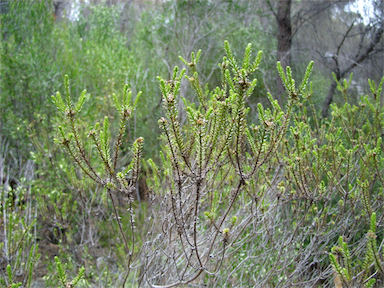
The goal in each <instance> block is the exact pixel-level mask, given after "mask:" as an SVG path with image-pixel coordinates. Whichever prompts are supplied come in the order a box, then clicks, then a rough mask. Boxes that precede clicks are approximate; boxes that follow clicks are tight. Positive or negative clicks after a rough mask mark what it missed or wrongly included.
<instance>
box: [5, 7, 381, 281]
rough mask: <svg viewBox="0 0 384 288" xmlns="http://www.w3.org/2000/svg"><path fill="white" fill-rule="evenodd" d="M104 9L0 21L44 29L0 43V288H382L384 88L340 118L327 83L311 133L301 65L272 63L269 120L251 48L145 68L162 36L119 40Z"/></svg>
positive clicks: (345, 90)
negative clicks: (277, 89) (75, 18)
mask: <svg viewBox="0 0 384 288" xmlns="http://www.w3.org/2000/svg"><path fill="white" fill-rule="evenodd" d="M22 5H26V6H25V7H23V6H22ZM207 5H208V4H207ZM208 6H209V5H208ZM26 7H27V8H28V9H30V10H28V9H26ZM104 8H105V7H104ZM104 8H103V7H94V8H92V9H94V10H90V11H83V13H90V14H89V16H88V17H89V18H88V19H89V22H84V23H82V22H81V20H79V23H78V25H72V24H71V23H70V22H65V21H64V22H62V23H59V24H58V25H56V24H55V25H51V23H53V21H54V18H53V17H52V15H51V14H50V12H49V10H48V9H47V6H46V5H45V4H44V2H36V3H35V5H32V6H31V5H27V4H26V2H25V3H24V2H19V3H18V4H14V6H12V7H11V8H10V12H9V14H7V15H6V16H4V18H3V21H4V22H5V23H7V21H9V23H14V22H12V21H11V18H10V17H14V16H15V15H17V16H19V17H20V21H21V22H22V21H25V19H34V18H33V17H32V18H31V17H24V16H25V15H24V14H23V13H27V12H26V11H29V12H28V13H32V14H33V13H36V15H43V16H44V17H43V19H44V21H45V22H44V21H43V22H41V21H35V22H33V21H32V22H28V23H24V24H23V25H25V26H23V25H21V26H17V25H16V26H12V25H11V24H9V25H7V26H6V27H7V29H8V30H7V31H6V33H5V34H4V35H5V36H4V35H3V37H9V38H7V41H5V42H4V45H2V53H3V54H2V58H3V59H4V61H5V62H4V63H5V65H3V66H2V73H3V74H2V75H6V76H7V77H4V78H2V98H1V109H2V110H1V111H2V116H1V117H2V118H1V129H2V130H1V133H2V134H1V136H2V137H3V138H2V139H1V143H2V145H1V147H2V148H1V154H0V157H1V158H0V167H1V169H0V180H1V181H2V183H0V185H1V211H0V215H1V220H0V221H1V222H0V223H1V225H0V226H1V228H2V229H1V231H0V240H1V241H0V242H1V244H0V285H2V287H3V286H4V287H43V286H46V287H58V286H62V287H72V286H76V287H122V286H125V287H137V286H140V287H141V286H143V287H147V286H148V287H175V286H179V287H184V286H191V287H194V286H207V287H292V286H298V287H334V286H336V287H363V286H364V287H381V286H383V281H384V255H383V248H382V247H383V243H384V242H383V241H384V235H383V234H384V233H383V219H384V216H383V212H382V203H383V200H384V199H383V197H384V194H383V193H384V178H383V175H384V173H383V172H384V155H383V151H384V144H383V142H382V137H383V135H384V108H383V103H382V98H383V96H382V86H383V83H384V78H382V80H381V82H380V83H375V82H374V81H370V80H369V81H368V84H369V88H370V94H369V95H367V96H362V97H359V98H358V99H352V101H353V103H350V102H351V97H349V90H350V85H351V83H352V75H351V77H350V78H349V79H348V80H343V81H341V82H339V81H338V80H337V77H335V81H336V83H337V88H338V89H339V91H340V100H339V101H338V103H337V104H334V105H332V106H331V111H332V112H331V115H330V116H329V117H328V118H322V117H321V116H320V115H321V109H320V106H319V105H317V104H316V103H317V97H319V95H318V94H317V92H316V91H317V90H316V88H317V87H316V86H314V85H312V82H311V78H310V74H311V72H312V70H314V69H316V67H315V68H314V67H313V62H310V63H309V65H308V66H307V69H306V70H305V72H304V73H303V77H302V79H300V81H295V80H294V79H293V76H292V74H293V73H292V70H291V68H290V67H287V68H286V69H283V68H282V67H281V65H280V63H279V62H278V64H277V72H276V74H279V76H280V79H281V81H282V83H283V84H284V87H285V89H286V96H285V100H286V101H285V105H284V106H283V107H282V106H280V105H279V104H278V102H277V101H276V100H274V96H273V95H272V94H271V93H269V92H267V91H266V90H268V89H266V88H265V86H264V84H265V83H266V82H264V81H260V77H263V75H264V76H265V74H260V70H263V68H262V67H263V65H267V66H268V65H270V61H267V63H264V62H263V61H262V54H263V53H262V52H261V51H260V52H258V53H253V52H252V45H251V44H248V46H247V47H246V49H245V52H244V53H243V54H242V57H236V56H235V55H236V54H237V55H239V54H240V53H239V52H238V51H237V50H239V49H236V48H232V47H230V45H229V43H228V42H227V41H226V42H225V43H224V49H222V48H218V49H217V50H216V51H214V52H212V51H210V50H209V49H208V51H207V52H208V55H209V57H208V56H205V55H204V53H205V52H204V50H203V51H198V52H197V53H194V52H192V53H190V52H191V51H189V50H188V51H186V52H188V54H187V55H183V57H180V59H179V65H181V67H184V68H179V67H178V66H176V67H175V68H173V69H172V68H170V67H165V66H167V65H168V66H169V64H170V63H171V61H170V62H169V63H164V64H165V65H162V63H161V62H160V61H159V62H156V61H153V63H151V67H150V69H149V68H148V69H144V68H143V67H147V66H146V64H145V63H148V62H147V61H149V60H148V59H147V58H146V57H141V56H140V55H141V54H145V52H143V51H141V50H142V49H143V48H142V47H146V45H149V46H151V45H153V43H156V41H159V42H158V43H163V42H167V41H168V42H169V43H170V41H171V40H172V38H171V37H170V36H169V35H168V34H167V33H160V32H156V33H155V32H153V31H158V30H157V29H159V30H161V29H163V28H164V27H163V26H161V25H160V26H157V24H158V23H157V22H156V19H157V18H153V19H155V20H153V19H152V18H151V19H152V20H150V21H153V23H152V25H153V26H149V27H152V28H153V30H152V32H153V34H152V36H153V37H155V38H154V39H152V40H153V41H147V40H146V39H145V37H144V36H143V34H141V33H143V30H141V29H144V30H145V29H149V28H148V26H146V27H145V28H143V27H140V24H139V23H140V22H137V23H136V24H137V26H136V29H137V30H135V32H134V33H133V34H130V37H128V38H126V37H124V34H122V33H121V30H119V29H122V30H124V27H123V28H121V27H119V29H117V28H116V26H115V25H116V23H121V22H119V21H116V22H114V21H113V19H116V17H121V14H119V13H118V11H117V10H114V9H107V8H105V9H104ZM179 8H180V9H181V8H182V6H181V7H179ZM207 8H210V7H207ZM18 9H19V10H18ZM181 11H184V10H182V9H181ZM240 12H241V11H240ZM12 13H14V14H12ZM114 13H115V14H114ZM151 13H153V14H151V15H157V14H156V13H158V11H152V12H151ZM223 13H224V12H223ZM23 15H24V16H23ZM119 15H120V16H119ZM147 16H148V15H147ZM157 16H158V17H160V16H159V15H157ZM7 17H9V18H7ZM114 17H115V18H114ZM142 17H143V18H144V19H145V17H146V14H145V13H143V14H142ZM148 17H149V16H148ZM228 17H229V16H228ZM80 19H81V18H80ZM92 19H93V20H94V21H95V23H97V25H101V24H102V25H104V26H103V27H104V28H103V29H101V31H104V32H105V33H104V34H103V33H99V32H98V31H99V30H93V29H96V28H95V27H97V25H96V24H95V25H91V24H90V23H92ZM101 20H103V21H101ZM147 20H148V19H147ZM214 20H215V21H218V20H217V19H214ZM131 21H133V22H134V20H131ZM148 21H149V20H148ZM21 22H19V24H20V23H21ZM156 23H157V24H156ZM127 25H129V23H128V24H127ZM212 25H213V24H212ZM4 27H5V26H4ZM12 27H13V28H12ZM20 27H23V29H30V31H32V32H33V33H34V34H33V36H30V35H31V34H30V33H27V32H25V33H24V32H23V33H21V32H20V34H19V32H18V31H19V29H20ZM12 29H14V30H12ZM46 30H49V31H46ZM163 32H164V31H163ZM168 32H169V31H168ZM223 33H224V32H223ZM238 33H239V34H242V33H245V34H244V35H240V36H241V37H240V38H245V37H246V36H247V30H242V32H241V33H240V32H238ZM224 34H225V33H224ZM22 35H27V36H23V38H22V37H18V36H22ZM28 35H29V36H28ZM187 35H188V34H187ZM125 36H126V35H125ZM159 36H162V37H164V39H162V38H161V37H160V38H156V37H159ZM190 37H192V38H190V39H194V37H197V36H196V35H190ZM236 37H237V36H236V33H234V34H231V37H228V38H233V39H231V40H233V42H235V43H236V39H238V38H236ZM126 39H129V41H131V42H130V43H126ZM210 43H211V44H212V43H216V42H210ZM211 44H209V43H208V44H207V45H208V46H210V45H211ZM215 45H218V44H217V43H216V44H215ZM220 45H222V44H220ZM234 46H236V47H237V46H238V45H237V44H236V45H234ZM218 47H219V46H218ZM189 48H191V47H189ZM235 50H236V51H235ZM16 51H18V52H17V53H16ZM148 51H152V52H153V53H154V54H147V55H151V57H153V58H154V59H158V58H156V50H148ZM267 52H268V50H267ZM140 53H141V54H140ZM189 53H190V54H189ZM264 54H266V53H264ZM267 54H268V53H267ZM36 55H40V56H36ZM218 55H221V59H220V60H219V61H216V57H217V56H218ZM173 56H175V55H173ZM50 57H55V59H57V61H56V62H55V64H54V65H48V64H47V61H49V60H48V59H50ZM170 57H171V56H170ZM266 57H267V58H268V57H269V55H267V56H266ZM25 61H31V63H29V64H28V63H25ZM141 61H143V62H141ZM175 61H176V60H175ZM215 62H219V63H218V64H217V63H215ZM212 63H215V68H209V67H212V65H213V64H212ZM268 63H269V64H268ZM59 66H63V67H59ZM200 67H201V68H200ZM143 71H144V72H143ZM167 73H168V74H167ZM64 74H67V75H65V76H64ZM35 75H39V77H41V79H38V78H36V77H35ZM156 75H166V76H163V77H161V76H159V77H157V80H156V77H155V76H156ZM4 79H6V80H7V81H5V80H4ZM19 79H24V80H23V81H19ZM47 79H50V80H49V81H52V83H54V86H52V85H50V84H49V82H47ZM63 79H64V81H62V80H63ZM95 79H97V81H95ZM208 80H210V81H208ZM260 82H263V83H260ZM61 83H63V84H61ZM122 83H125V85H123V84H122ZM120 86H122V87H121V89H120ZM157 87H159V88H157ZM51 89H54V90H55V91H58V92H57V93H55V94H54V95H53V96H52V97H51V98H49V97H48V96H50V95H51V94H52V93H51V92H52V91H51ZM83 89H87V91H86V90H84V91H83ZM320 89H321V88H320ZM140 90H141V91H140ZM82 91H83V92H82ZM5 93H7V94H5ZM3 95H5V96H4V97H3ZM157 98H159V99H157ZM160 98H161V101H159V100H160ZM160 106H162V108H161V107H160ZM31 107H33V109H31ZM99 122H101V123H99ZM155 122H157V123H156V125H155V124H154V123H155ZM155 142H157V143H156V144H155ZM146 146H149V147H148V148H145V147H146ZM71 285H72V286H71ZM340 285H341V286H340Z"/></svg>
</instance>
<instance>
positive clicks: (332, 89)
mask: <svg viewBox="0 0 384 288" xmlns="http://www.w3.org/2000/svg"><path fill="white" fill-rule="evenodd" d="M338 80H339V79H338ZM336 86H337V83H336V82H335V81H333V82H332V85H331V87H329V90H328V94H327V97H326V98H325V101H324V105H323V109H322V110H321V114H322V116H323V118H326V117H327V115H328V108H329V105H331V103H332V100H333V95H334V94H335V89H336Z"/></svg>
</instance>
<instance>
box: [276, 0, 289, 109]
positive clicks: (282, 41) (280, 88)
mask: <svg viewBox="0 0 384 288" xmlns="http://www.w3.org/2000/svg"><path fill="white" fill-rule="evenodd" d="M291 4H292V0H279V6H278V10H277V15H275V16H276V21H277V26H278V35H277V60H278V61H280V63H281V66H282V67H283V68H284V69H285V67H287V66H290V65H291V46H292V24H291ZM284 93H285V88H284V85H283V83H282V81H281V79H280V77H278V79H277V97H276V98H277V100H278V101H279V104H280V105H281V104H282V95H283V94H284Z"/></svg>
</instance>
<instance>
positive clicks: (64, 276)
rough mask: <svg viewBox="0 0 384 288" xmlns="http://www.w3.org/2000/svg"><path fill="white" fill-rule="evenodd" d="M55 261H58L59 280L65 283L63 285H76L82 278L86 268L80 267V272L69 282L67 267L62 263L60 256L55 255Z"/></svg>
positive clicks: (65, 287)
mask: <svg viewBox="0 0 384 288" xmlns="http://www.w3.org/2000/svg"><path fill="white" fill-rule="evenodd" d="M55 262H56V269H57V275H58V277H59V280H60V282H61V284H62V285H63V286H62V287H64V288H67V287H76V285H77V283H78V282H79V281H80V279H81V278H82V277H83V276H84V272H85V268H84V267H82V268H80V270H79V272H78V274H77V275H76V277H75V278H73V280H72V281H70V282H68V281H67V278H68V277H67V273H66V271H65V267H64V266H63V264H62V263H61V261H60V259H59V257H57V256H55Z"/></svg>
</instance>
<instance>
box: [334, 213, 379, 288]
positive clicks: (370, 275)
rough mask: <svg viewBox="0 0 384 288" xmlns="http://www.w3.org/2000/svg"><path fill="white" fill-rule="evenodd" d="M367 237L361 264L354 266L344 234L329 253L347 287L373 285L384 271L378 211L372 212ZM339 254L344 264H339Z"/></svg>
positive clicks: (335, 268)
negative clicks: (379, 251) (379, 248)
mask: <svg viewBox="0 0 384 288" xmlns="http://www.w3.org/2000/svg"><path fill="white" fill-rule="evenodd" d="M366 237H367V243H366V251H365V256H364V262H363V263H361V264H360V265H354V266H352V263H353V262H352V257H351V254H350V251H349V248H348V246H347V243H346V242H343V237H342V236H340V238H339V246H334V247H333V248H332V251H331V253H329V259H330V261H331V264H332V268H333V270H334V271H335V272H336V273H337V275H339V276H340V278H341V280H342V283H343V285H345V286H346V287H355V286H358V287H362V286H364V287H373V285H374V284H375V283H376V281H377V280H376V279H377V278H379V279H380V277H382V275H383V273H384V270H383V263H384V261H383V260H382V259H381V258H382V257H381V256H380V255H379V253H378V251H377V249H378V247H377V243H376V238H377V235H376V213H372V216H371V225H370V230H369V231H368V233H367V235H366ZM338 256H340V259H341V263H342V264H339V261H338V260H337V259H338ZM356 262H357V261H356ZM373 268H374V269H373Z"/></svg>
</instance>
